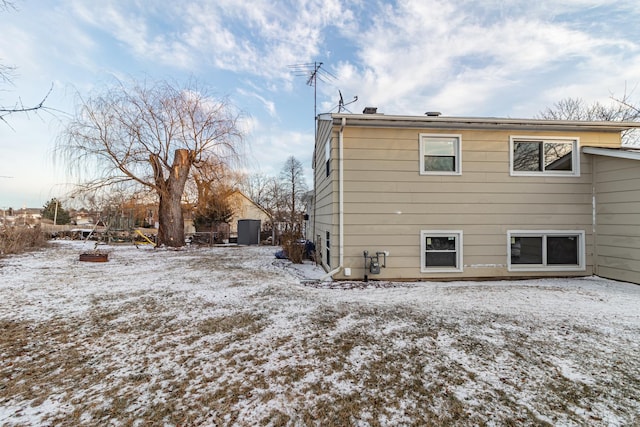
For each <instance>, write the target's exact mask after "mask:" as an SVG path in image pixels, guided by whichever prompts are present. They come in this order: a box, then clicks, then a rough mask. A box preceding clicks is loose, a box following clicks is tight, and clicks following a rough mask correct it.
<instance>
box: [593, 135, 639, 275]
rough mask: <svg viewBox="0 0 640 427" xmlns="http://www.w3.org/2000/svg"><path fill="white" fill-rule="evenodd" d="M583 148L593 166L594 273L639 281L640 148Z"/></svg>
mask: <svg viewBox="0 0 640 427" xmlns="http://www.w3.org/2000/svg"><path fill="white" fill-rule="evenodd" d="M584 152H585V153H587V154H591V155H592V156H591V157H592V160H593V170H594V200H595V221H594V226H595V233H596V239H595V240H596V245H595V251H594V273H595V274H597V275H599V276H602V277H607V278H610V279H615V280H624V281H628V282H634V283H640V151H637V150H621V149H602V148H588V149H585V150H584Z"/></svg>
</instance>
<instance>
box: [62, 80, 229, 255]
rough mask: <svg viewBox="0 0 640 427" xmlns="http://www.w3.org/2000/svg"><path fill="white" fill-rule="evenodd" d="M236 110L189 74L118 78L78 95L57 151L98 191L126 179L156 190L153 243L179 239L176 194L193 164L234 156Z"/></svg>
mask: <svg viewBox="0 0 640 427" xmlns="http://www.w3.org/2000/svg"><path fill="white" fill-rule="evenodd" d="M238 117H239V115H238V113H237V112H236V111H235V110H234V109H233V108H232V106H231V105H230V104H229V102H228V101H227V100H226V99H221V100H219V99H218V100H216V99H214V98H211V97H209V96H208V94H207V93H206V92H203V91H202V90H201V88H199V87H198V86H197V84H196V82H194V81H190V82H188V83H187V84H186V85H183V86H179V85H176V84H171V83H169V82H157V83H153V84H147V83H146V82H143V83H137V82H132V83H131V84H125V83H123V82H117V83H116V84H115V85H113V86H111V87H109V88H107V89H106V90H105V91H104V93H102V94H98V95H96V96H93V97H90V98H89V99H81V101H80V105H79V107H78V109H77V112H76V115H75V118H74V119H72V121H71V122H70V123H69V124H68V126H67V128H66V130H65V132H64V133H63V134H62V135H61V136H60V138H59V139H58V152H59V154H60V155H61V156H62V158H63V159H64V160H66V161H67V162H68V164H69V166H70V167H71V168H72V171H74V172H76V173H78V177H79V178H80V181H83V182H84V183H83V189H84V190H85V191H87V190H98V189H101V188H104V187H105V186H110V185H114V184H118V183H123V182H132V183H135V184H137V185H139V186H143V187H147V188H150V189H152V190H153V191H154V192H155V193H156V194H157V196H158V200H159V207H158V223H159V227H158V244H160V245H162V244H164V245H167V246H172V247H178V246H182V245H184V221H183V213H182V206H181V201H182V197H183V193H184V189H185V184H186V182H187V179H188V178H189V175H190V173H191V172H192V169H194V168H198V167H200V166H201V165H206V164H224V163H227V164H229V163H231V162H233V161H235V160H237V159H238V156H239V148H240V144H241V133H240V131H239V129H238V126H237V120H238Z"/></svg>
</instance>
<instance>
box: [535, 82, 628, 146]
mask: <svg viewBox="0 0 640 427" xmlns="http://www.w3.org/2000/svg"><path fill="white" fill-rule="evenodd" d="M611 99H612V102H611V103H610V104H609V105H606V104H602V103H600V102H594V103H592V104H588V103H586V102H585V101H584V100H583V99H581V98H565V99H561V100H560V101H558V102H556V103H555V104H554V105H553V106H552V107H548V108H546V109H545V110H543V111H542V112H540V113H539V114H538V115H537V116H536V117H537V118H541V119H549V120H587V121H622V122H634V121H638V120H640V107H638V106H636V105H634V104H633V103H632V102H631V100H630V95H629V94H627V92H626V91H625V94H624V95H623V96H622V98H616V97H614V96H612V97H611ZM622 143H623V144H624V145H638V133H637V131H636V130H629V131H625V132H624V133H623V134H622Z"/></svg>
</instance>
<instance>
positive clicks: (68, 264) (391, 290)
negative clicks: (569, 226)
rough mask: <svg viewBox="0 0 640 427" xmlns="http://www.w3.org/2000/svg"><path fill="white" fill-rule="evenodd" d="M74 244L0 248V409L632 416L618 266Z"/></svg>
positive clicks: (43, 416)
mask: <svg viewBox="0 0 640 427" xmlns="http://www.w3.org/2000/svg"><path fill="white" fill-rule="evenodd" d="M87 246H88V247H87ZM92 248H93V247H92V246H91V245H90V244H84V243H80V242H68V241H60V242H55V244H54V245H53V246H52V247H51V248H49V249H46V250H43V251H39V252H35V253H30V254H24V255H20V256H12V257H8V258H3V259H0V303H1V304H0V331H1V332H0V333H1V335H0V361H1V365H0V424H1V425H9V426H16V425H68V426H71V425H74V426H75V425H100V426H102V425H114V426H119V425H180V426H186V425H211V426H213V425H216V426H220V425H237V426H254V425H263V426H283V425H288V426H303V425H318V426H342V425H354V426H378V425H381V426H399V425H429V424H431V425H490V426H491V425H494V426H502V425H564V426H573V425H577V426H579V425H595V426H629V425H640V415H638V414H640V401H639V399H638V396H640V286H637V285H632V284H627V283H619V282H613V281H608V280H605V279H600V278H596V277H591V278H583V279H553V280H531V281H517V282H479V283H472V282H455V283H426V282H425V283H388V282H369V283H368V284H365V283H359V282H346V283H345V282H329V283H323V284H313V283H308V282H307V281H306V280H304V279H308V278H317V277H319V276H321V275H322V274H323V272H322V271H321V270H319V269H318V268H315V267H314V266H312V265H309V264H307V265H303V266H294V265H292V264H290V263H288V262H287V261H282V260H276V259H275V258H274V257H273V253H274V251H275V249H274V248H272V247H214V248H189V249H185V250H179V251H175V250H162V249H161V250H154V249H152V248H148V247H141V248H139V249H137V248H135V247H134V246H113V247H106V248H105V249H107V250H108V251H109V252H110V253H109V262H106V263H85V262H80V261H79V260H78V257H79V254H80V253H81V252H84V251H87V250H91V249H92Z"/></svg>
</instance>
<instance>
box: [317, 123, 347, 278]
mask: <svg viewBox="0 0 640 427" xmlns="http://www.w3.org/2000/svg"><path fill="white" fill-rule="evenodd" d="M346 125H347V118H346V117H343V118H342V123H341V124H340V132H339V133H338V156H339V159H338V230H339V231H338V234H339V239H340V246H339V249H338V251H339V253H340V262H339V263H338V264H339V265H338V267H336V268H334V269H333V270H331V271H330V272H328V273H327V274H325V275H324V276H322V277H321V278H320V280H326V279H328V278H330V277H332V276H333V275H334V274H336V273H338V272H340V271H341V270H342V268H343V264H344V179H343V177H344V147H343V142H344V127H345V126H346Z"/></svg>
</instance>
